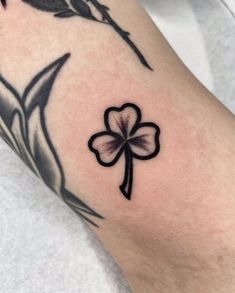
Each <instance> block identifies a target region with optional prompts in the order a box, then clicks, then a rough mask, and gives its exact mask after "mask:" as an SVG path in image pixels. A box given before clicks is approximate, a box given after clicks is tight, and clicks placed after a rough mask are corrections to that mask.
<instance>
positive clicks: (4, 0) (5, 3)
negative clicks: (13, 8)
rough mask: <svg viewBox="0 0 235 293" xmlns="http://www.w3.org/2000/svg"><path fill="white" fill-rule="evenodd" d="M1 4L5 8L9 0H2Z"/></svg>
mask: <svg viewBox="0 0 235 293" xmlns="http://www.w3.org/2000/svg"><path fill="white" fill-rule="evenodd" d="M1 4H2V6H3V7H4V8H6V6H7V2H6V0H1Z"/></svg>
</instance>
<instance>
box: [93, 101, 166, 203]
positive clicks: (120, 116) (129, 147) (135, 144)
mask: <svg viewBox="0 0 235 293" xmlns="http://www.w3.org/2000/svg"><path fill="white" fill-rule="evenodd" d="M104 124H105V127H106V130H105V131H103V132H99V133H97V134H95V135H93V136H92V137H91V138H90V140H89V142H88V146H89V149H90V150H91V151H92V152H93V153H95V155H96V159H97V161H98V162H99V164H100V165H102V166H104V167H111V166H113V165H114V164H116V163H117V161H118V160H119V158H120V157H121V155H122V154H124V155H125V175H124V180H123V183H122V184H121V185H120V190H121V192H122V194H123V195H124V196H125V197H126V198H127V199H128V200H130V199H131V193H132V183H133V158H135V159H139V160H149V159H152V158H154V157H156V156H157V155H158V153H159V151H160V143H159V136H160V128H159V127H158V126H157V125H156V124H154V123H152V122H144V123H142V122H141V111H140V109H139V108H138V107H137V106H136V105H134V104H130V103H128V104H124V105H123V106H122V107H121V108H116V107H111V108H108V109H107V110H106V111H105V113H104Z"/></svg>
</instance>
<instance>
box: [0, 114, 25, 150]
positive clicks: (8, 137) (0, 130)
mask: <svg viewBox="0 0 235 293" xmlns="http://www.w3.org/2000/svg"><path fill="white" fill-rule="evenodd" d="M0 136H1V137H2V138H3V140H4V141H5V142H6V143H7V144H8V145H9V146H10V147H11V148H12V149H13V150H14V151H15V152H16V153H17V154H19V153H20V151H19V148H18V145H17V142H16V140H15V137H14V135H13V133H12V132H11V130H10V129H9V128H8V127H7V125H6V124H5V122H4V121H3V119H2V117H1V116H0Z"/></svg>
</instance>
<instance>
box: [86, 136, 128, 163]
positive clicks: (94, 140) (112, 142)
mask: <svg viewBox="0 0 235 293" xmlns="http://www.w3.org/2000/svg"><path fill="white" fill-rule="evenodd" d="M123 143H124V141H123V138H122V137H121V136H119V135H117V134H115V133H113V134H112V133H110V132H107V131H105V132H100V133H97V134H95V135H93V136H92V137H91V138H90V140H89V142H88V146H89V148H90V150H91V151H92V152H94V153H95V155H96V158H97V161H98V162H99V163H100V164H101V165H102V166H105V167H110V166H113V165H114V164H115V163H116V162H117V161H118V159H119V158H120V156H121V154H122V146H123Z"/></svg>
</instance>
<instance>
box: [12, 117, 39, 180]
mask: <svg viewBox="0 0 235 293" xmlns="http://www.w3.org/2000/svg"><path fill="white" fill-rule="evenodd" d="M23 121H24V120H23V119H22V117H21V115H20V114H19V113H18V112H16V114H15V115H14V117H13V120H12V126H11V132H12V134H13V136H14V139H15V141H16V144H17V150H18V151H17V153H18V155H19V156H20V157H21V158H22V160H23V161H24V162H25V164H26V165H27V166H28V167H29V168H30V169H31V170H32V171H33V172H34V173H35V174H36V175H37V176H39V177H40V173H39V171H38V168H37V166H36V164H35V162H34V160H33V158H32V156H31V153H30V150H29V149H28V146H27V145H26V143H25V140H24V137H23V126H22V125H23Z"/></svg>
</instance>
